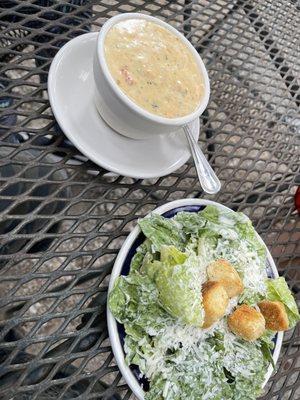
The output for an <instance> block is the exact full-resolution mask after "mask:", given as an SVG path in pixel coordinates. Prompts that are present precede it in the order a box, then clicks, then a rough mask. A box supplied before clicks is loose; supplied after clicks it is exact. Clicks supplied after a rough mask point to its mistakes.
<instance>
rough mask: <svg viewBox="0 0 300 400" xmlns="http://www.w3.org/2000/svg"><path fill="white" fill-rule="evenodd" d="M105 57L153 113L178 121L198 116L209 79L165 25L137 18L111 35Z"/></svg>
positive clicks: (135, 99)
mask: <svg viewBox="0 0 300 400" xmlns="http://www.w3.org/2000/svg"><path fill="white" fill-rule="evenodd" d="M104 50H105V59H106V63H107V66H108V69H109V71H110V73H111V75H112V77H113V79H114V80H115V82H116V83H117V85H118V86H119V88H120V89H121V90H122V91H123V93H124V94H126V95H127V96H128V97H129V98H130V99H131V100H132V101H133V102H135V103H136V104H137V105H138V106H140V107H142V108H143V109H145V110H147V111H148V112H150V113H152V114H155V115H158V116H161V117H165V118H178V117H183V116H186V115H188V114H191V113H192V112H194V111H195V110H196V109H197V107H198V105H199V103H200V102H201V99H202V97H203V95H204V79H203V76H202V73H201V71H200V68H199V66H198V64H197V62H196V59H195V57H194V55H193V53H192V52H191V50H190V49H189V48H188V46H187V45H186V44H185V43H184V42H183V41H182V40H180V38H179V37H177V36H176V35H175V34H173V33H172V32H170V31H169V30H168V29H166V28H164V27H163V26H161V25H159V24H157V23H155V22H152V21H148V20H145V19H139V18H132V19H127V20H124V21H121V22H119V23H117V24H116V25H114V26H113V27H112V28H111V29H110V30H109V31H108V33H107V35H106V38H105V42H104Z"/></svg>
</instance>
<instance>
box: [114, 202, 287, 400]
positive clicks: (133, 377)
mask: <svg viewBox="0 0 300 400" xmlns="http://www.w3.org/2000/svg"><path fill="white" fill-rule="evenodd" d="M206 206H215V207H217V208H218V209H219V210H221V211H226V212H232V211H231V210H230V209H229V208H228V207H225V206H224V205H222V204H219V203H216V202H213V201H209V200H202V199H183V200H176V201H172V202H169V203H166V204H164V205H162V206H160V207H158V208H157V209H155V210H154V211H153V212H152V213H155V214H160V215H162V216H163V217H165V218H172V217H174V216H175V215H176V214H177V213H179V212H182V211H185V212H190V213H197V212H199V211H201V210H203V209H205V207H206ZM144 240H145V236H144V234H143V233H142V231H141V229H140V227H139V226H138V225H137V226H136V227H135V228H134V229H133V230H132V232H131V233H130V234H129V236H128V237H127V239H126V240H125V242H124V244H123V246H122V248H121V249H120V252H119V254H118V256H117V259H116V261H115V264H114V267H113V270H112V273H111V278H110V283H109V289H108V294H110V293H111V291H112V290H113V288H114V286H115V284H116V281H117V279H118V277H119V276H120V275H123V276H126V275H128V274H129V271H130V265H131V261H132V258H133V256H134V255H135V253H136V250H137V248H138V247H139V246H140V245H141V244H142V243H143V242H144ZM260 240H261V239H260ZM261 242H262V240H261ZM262 243H263V242H262ZM265 268H266V273H267V276H268V277H269V278H272V279H275V278H278V277H279V275H278V271H277V268H276V266H275V263H274V260H273V258H272V256H271V254H270V252H269V250H268V249H267V248H266V266H265ZM107 323H108V331H109V337H110V341H111V346H112V350H113V353H114V356H115V359H116V361H117V364H118V366H119V369H120V371H121V373H122V375H123V377H124V379H125V381H126V382H127V384H128V385H129V387H130V388H131V390H132V391H133V392H134V394H135V395H136V396H137V398H138V399H140V400H142V399H144V395H145V391H144V390H147V386H148V381H147V379H145V377H144V376H143V374H142V373H141V372H140V370H139V368H138V367H137V366H135V365H131V366H128V365H127V364H126V362H125V351H124V339H125V336H126V333H125V330H124V326H123V325H122V324H120V323H119V322H117V320H116V319H115V317H114V316H113V314H112V312H111V311H110V309H109V307H107ZM282 340H283V332H278V333H277V334H276V335H275V337H274V338H273V342H274V348H273V350H272V358H273V361H274V364H276V362H277V360H278V357H279V354H280V349H281V345H282ZM273 370H274V368H273V366H272V365H271V363H270V364H269V367H268V369H267V372H266V374H265V376H264V382H263V384H262V387H264V386H265V384H266V383H267V381H268V380H269V378H270V377H271V375H272V372H273Z"/></svg>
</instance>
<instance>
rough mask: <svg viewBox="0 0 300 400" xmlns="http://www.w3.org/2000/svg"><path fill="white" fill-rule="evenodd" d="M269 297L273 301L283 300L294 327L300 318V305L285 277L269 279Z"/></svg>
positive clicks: (291, 324) (291, 326) (290, 323)
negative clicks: (299, 305) (299, 306)
mask: <svg viewBox="0 0 300 400" xmlns="http://www.w3.org/2000/svg"><path fill="white" fill-rule="evenodd" d="M267 290H268V291H267V299H268V300H271V301H281V302H282V303H283V304H284V305H285V309H286V312H287V315H288V319H289V325H290V326H289V327H290V328H293V327H294V326H295V325H296V324H297V322H298V321H299V320H300V315H299V311H298V307H297V304H296V301H295V299H294V296H293V295H292V292H291V291H290V289H289V287H288V285H287V283H286V281H285V279H284V277H280V278H277V279H268V280H267Z"/></svg>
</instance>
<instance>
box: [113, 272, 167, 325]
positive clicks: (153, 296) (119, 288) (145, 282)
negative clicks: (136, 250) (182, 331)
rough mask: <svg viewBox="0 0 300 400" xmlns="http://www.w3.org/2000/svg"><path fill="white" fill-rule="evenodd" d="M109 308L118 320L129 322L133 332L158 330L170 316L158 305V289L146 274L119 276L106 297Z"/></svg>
mask: <svg viewBox="0 0 300 400" xmlns="http://www.w3.org/2000/svg"><path fill="white" fill-rule="evenodd" d="M108 305H109V309H110V311H111V312H112V314H113V315H114V317H115V318H116V319H117V321H118V322H120V323H124V324H125V325H126V324H128V325H129V324H131V326H132V327H133V328H132V329H134V330H135V332H137V331H139V332H140V329H139V328H142V329H143V330H144V332H147V331H148V328H150V329H151V330H159V329H161V328H162V327H164V326H165V325H166V323H167V322H168V321H170V320H171V319H172V318H171V317H170V316H169V315H168V313H166V311H165V310H164V309H163V308H162V307H161V306H160V304H159V300H158V291H157V289H156V286H155V284H154V283H153V282H152V281H151V279H150V278H149V277H148V276H147V275H140V274H131V275H128V276H120V277H119V278H118V279H117V280H116V283H115V286H114V288H113V290H112V291H111V293H110V295H109V299H108Z"/></svg>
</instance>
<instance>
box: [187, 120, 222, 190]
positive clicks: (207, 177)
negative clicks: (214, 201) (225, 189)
mask: <svg viewBox="0 0 300 400" xmlns="http://www.w3.org/2000/svg"><path fill="white" fill-rule="evenodd" d="M183 130H184V133H185V136H186V138H187V141H188V143H189V145H190V149H191V153H192V156H193V159H194V164H195V168H196V171H197V175H198V178H199V182H200V185H201V186H202V189H203V190H204V191H205V192H206V193H209V194H215V193H217V192H218V191H219V190H220V189H221V182H220V181H219V179H218V177H217V175H216V174H215V173H214V171H213V169H212V167H211V166H210V165H209V162H208V161H207V160H206V158H205V156H204V154H203V153H202V150H201V149H200V146H199V145H198V143H197V142H196V140H195V138H194V136H193V134H192V132H191V130H190V128H189V126H188V125H184V127H183Z"/></svg>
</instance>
